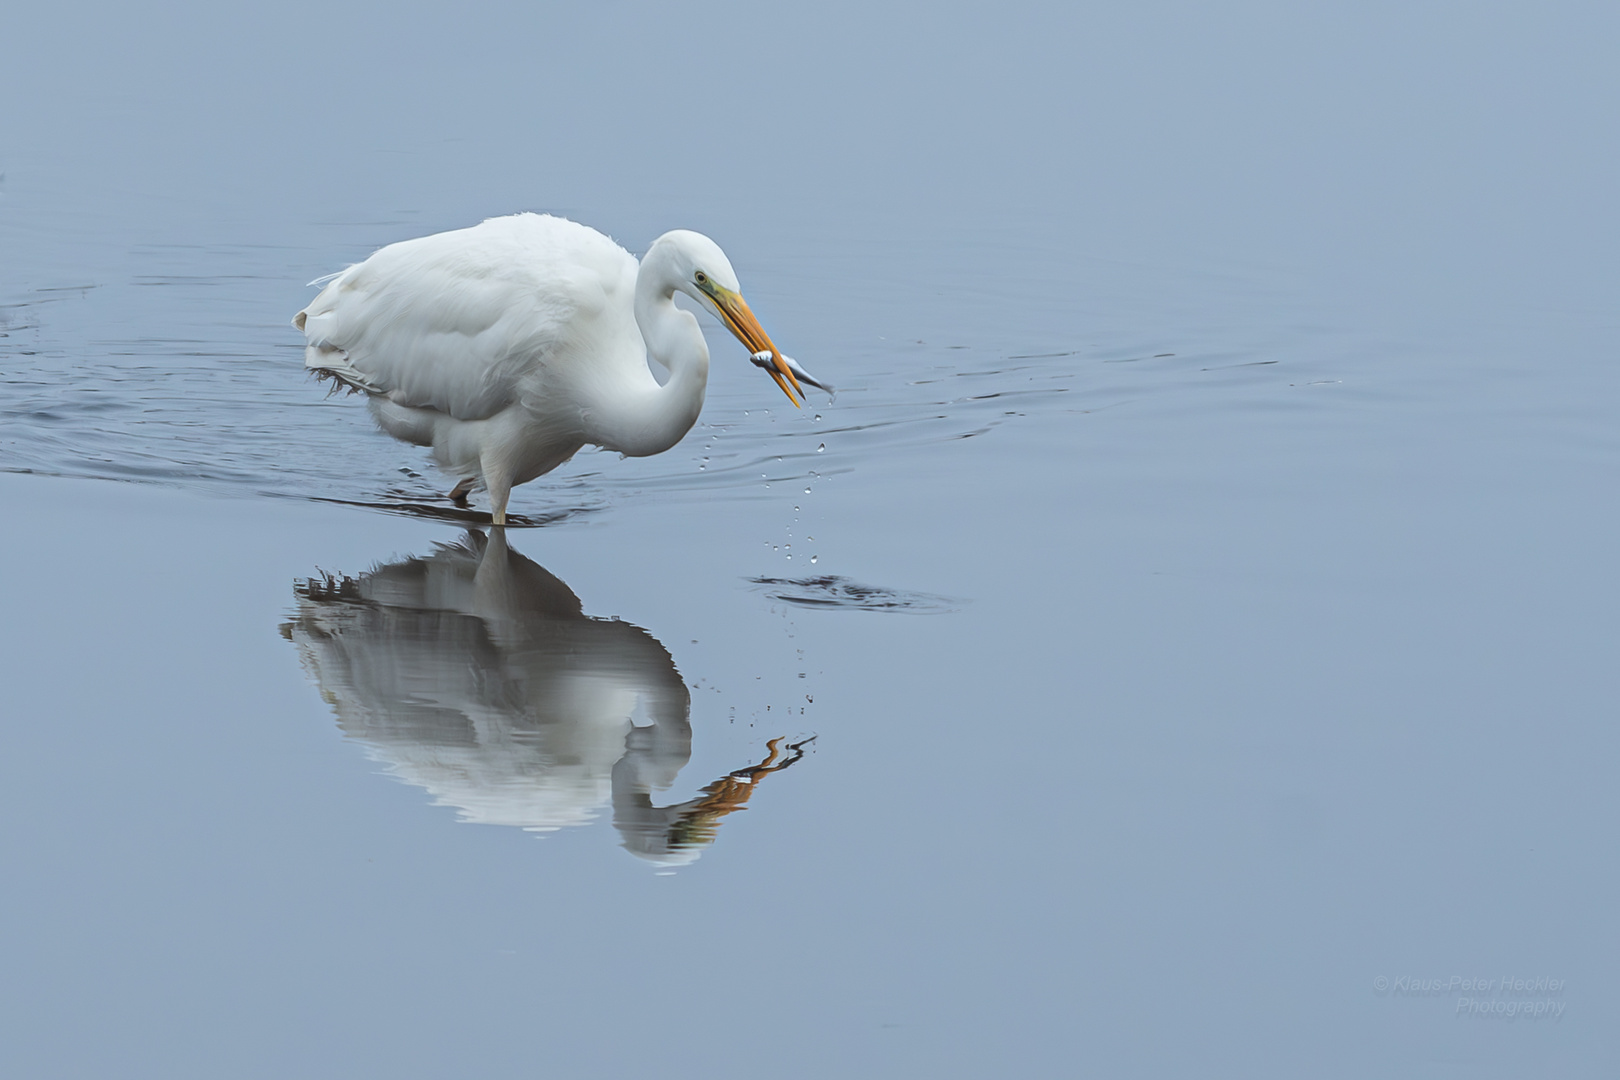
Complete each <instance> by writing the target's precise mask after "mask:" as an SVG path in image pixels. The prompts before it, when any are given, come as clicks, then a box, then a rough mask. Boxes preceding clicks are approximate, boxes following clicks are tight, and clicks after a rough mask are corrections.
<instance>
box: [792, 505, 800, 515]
mask: <svg viewBox="0 0 1620 1080" xmlns="http://www.w3.org/2000/svg"><path fill="white" fill-rule="evenodd" d="M793 512H794V513H795V514H797V513H798V512H799V508H798V507H797V506H795V507H794V508H793Z"/></svg>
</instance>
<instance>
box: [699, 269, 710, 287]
mask: <svg viewBox="0 0 1620 1080" xmlns="http://www.w3.org/2000/svg"><path fill="white" fill-rule="evenodd" d="M708 281H709V275H708V274H705V273H704V272H703V271H701V270H699V271H698V272H697V283H698V284H699V285H706V284H708Z"/></svg>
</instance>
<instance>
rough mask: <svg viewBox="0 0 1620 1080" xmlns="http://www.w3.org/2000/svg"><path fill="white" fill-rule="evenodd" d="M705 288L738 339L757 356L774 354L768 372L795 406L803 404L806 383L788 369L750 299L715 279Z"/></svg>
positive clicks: (771, 355) (729, 328)
mask: <svg viewBox="0 0 1620 1080" xmlns="http://www.w3.org/2000/svg"><path fill="white" fill-rule="evenodd" d="M704 292H706V293H708V294H709V295H710V296H711V297H713V298H714V306H715V307H716V308H717V309H718V310H719V312H720V317H721V319H723V320H724V321H725V324H726V328H727V329H728V330H730V331H731V332H732V333H733V334H736V335H737V340H738V341H741V342H742V343H743V344H744V345H746V346H748V351H749V352H751V353H753V354H755V355H756V356H757V355H759V354H760V353H769V354H770V358H771V366H770V367H768V368H766V369H765V370H766V372H768V373H769V374H770V376H771V378H773V379H775V380H776V385H777V386H780V387H781V388H782V393H784V394H786V395H787V396H788V400H789V401H791V402H793V407H794V408H795V409H797V408H799V407H800V406H799V399H800V398H802V397H804V387H802V386H800V385H799V380H798V379H797V378H795V377H794V375H793V372H792V371H790V370H788V366H787V364H786V363H784V362H783V360H782V353H781V351H780V350H779V349H777V347H776V343H775V342H774V341H772V340H771V337H770V335H769V334H767V333H766V332H765V328H764V327H763V326H761V325H759V320H758V319H756V318H755V317H754V313H753V311H751V310H750V309H749V307H748V303H747V301H745V300H744V299H743V298H742V297H741V296H740V295H738V294H737V293H734V292H732V291H731V290H730V289H728V288H726V287H725V286H723V285H716V284H715V283H714V282H712V281H710V282H707V283H706V284H705V285H704ZM789 384H791V388H790V386H789ZM794 390H797V391H798V392H799V395H798V397H794V396H793V391H794Z"/></svg>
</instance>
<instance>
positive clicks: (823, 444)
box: [816, 443, 827, 454]
mask: <svg viewBox="0 0 1620 1080" xmlns="http://www.w3.org/2000/svg"><path fill="white" fill-rule="evenodd" d="M826 449H827V444H826V443H822V444H821V445H820V446H818V447H816V453H818V454H820V453H822V452H824V451H825V450H826Z"/></svg>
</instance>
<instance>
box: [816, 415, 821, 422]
mask: <svg viewBox="0 0 1620 1080" xmlns="http://www.w3.org/2000/svg"><path fill="white" fill-rule="evenodd" d="M820 420H821V414H820V413H816V421H817V422H818V423H819V422H820Z"/></svg>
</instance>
